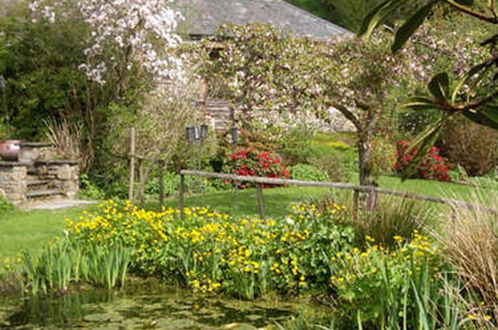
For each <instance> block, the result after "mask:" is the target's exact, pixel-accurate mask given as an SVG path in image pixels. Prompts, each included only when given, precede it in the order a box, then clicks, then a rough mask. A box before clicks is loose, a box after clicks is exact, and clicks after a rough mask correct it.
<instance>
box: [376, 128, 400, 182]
mask: <svg viewBox="0 0 498 330" xmlns="http://www.w3.org/2000/svg"><path fill="white" fill-rule="evenodd" d="M371 152H372V153H371V157H372V165H373V171H372V174H373V175H375V176H379V175H385V174H388V173H392V167H393V165H394V164H395V163H396V146H395V145H394V144H393V143H391V142H390V141H389V140H388V139H386V138H383V137H379V136H377V137H375V138H374V139H373V141H372V148H371Z"/></svg>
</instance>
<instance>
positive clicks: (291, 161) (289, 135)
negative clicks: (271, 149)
mask: <svg viewBox="0 0 498 330" xmlns="http://www.w3.org/2000/svg"><path fill="white" fill-rule="evenodd" d="M276 135H277V136H278V134H276ZM282 135H283V136H284V137H283V138H282V139H281V141H276V142H277V143H278V148H277V151H278V153H279V154H280V155H281V156H282V158H283V161H284V163H285V165H287V166H291V165H297V164H299V163H306V162H307V161H308V159H309V157H310V156H311V155H312V154H313V149H312V140H313V136H314V130H313V129H312V128H310V127H308V126H305V125H300V126H296V127H291V128H287V129H286V130H285V133H284V134H282Z"/></svg>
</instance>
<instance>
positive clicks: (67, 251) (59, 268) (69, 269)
mask: <svg viewBox="0 0 498 330" xmlns="http://www.w3.org/2000/svg"><path fill="white" fill-rule="evenodd" d="M130 259H131V251H130V249H128V248H123V247H120V246H113V248H112V249H107V248H106V247H103V246H101V245H95V244H92V242H86V243H85V244H82V243H78V242H70V241H66V240H63V241H58V242H56V243H54V244H52V245H50V246H48V247H47V248H46V249H45V250H44V251H43V253H42V255H41V256H40V257H39V258H34V257H33V256H32V255H31V254H29V253H25V254H24V256H23V258H22V261H21V262H22V263H23V264H24V266H25V269H26V282H27V283H26V284H27V285H28V289H29V290H30V291H31V293H32V294H39V293H44V294H47V293H60V294H65V293H67V292H68V290H69V285H70V284H72V283H91V284H93V285H96V286H104V287H106V288H108V289H110V288H113V287H115V286H117V285H118V284H119V285H120V286H123V285H124V281H125V277H126V273H127V270H128V265H129V262H130Z"/></svg>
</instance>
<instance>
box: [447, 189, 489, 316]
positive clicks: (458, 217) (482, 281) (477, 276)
mask: <svg viewBox="0 0 498 330" xmlns="http://www.w3.org/2000/svg"><path fill="white" fill-rule="evenodd" d="M489 200H492V201H493V203H491V205H495V206H498V192H496V191H494V192H490V191H489V189H486V190H484V189H482V188H479V189H477V190H476V192H475V193H474V196H473V198H472V203H473V204H474V205H477V207H476V208H475V209H474V210H471V209H467V208H461V207H458V206H457V205H455V206H454V212H452V213H451V214H448V216H447V219H446V224H445V227H444V232H443V233H442V234H441V235H437V236H438V238H439V239H440V240H441V242H442V243H443V244H444V245H445V246H446V253H447V255H448V257H449V261H450V262H451V264H452V265H453V266H454V267H455V268H456V269H457V270H458V273H459V274H460V276H461V277H462V279H463V281H464V286H465V287H466V288H468V289H469V290H467V292H468V293H467V294H468V295H471V294H473V293H475V294H477V296H478V298H479V299H480V300H482V302H481V304H480V305H481V306H480V307H479V308H477V309H480V310H476V314H477V315H485V314H487V313H490V314H492V315H493V316H494V317H493V318H494V320H498V227H497V226H498V222H497V221H498V214H497V213H492V212H489V209H486V208H485V207H482V206H480V205H483V202H484V201H489ZM488 318H489V317H488Z"/></svg>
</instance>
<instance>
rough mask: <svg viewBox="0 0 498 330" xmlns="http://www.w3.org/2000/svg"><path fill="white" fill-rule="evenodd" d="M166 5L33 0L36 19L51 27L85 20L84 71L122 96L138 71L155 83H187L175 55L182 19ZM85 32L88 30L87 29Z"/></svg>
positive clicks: (138, 0) (145, 0) (139, 0)
mask: <svg viewBox="0 0 498 330" xmlns="http://www.w3.org/2000/svg"><path fill="white" fill-rule="evenodd" d="M170 3H171V1H164V0H78V1H68V0H34V1H32V2H31V4H30V9H31V10H32V13H33V15H34V20H38V19H44V20H47V21H48V22H49V23H55V22H56V21H57V20H66V19H75V18H80V19H81V20H82V21H83V22H84V23H86V25H87V28H88V30H89V31H88V40H85V42H87V44H88V47H87V48H86V49H85V50H84V53H85V56H86V58H87V61H86V62H85V63H81V64H80V67H79V68H80V69H81V70H82V71H84V72H85V74H86V75H87V76H88V78H89V79H91V80H92V81H94V82H96V83H97V84H100V85H104V84H109V83H114V84H115V85H116V87H117V92H118V94H119V93H120V92H122V88H123V87H124V86H126V79H127V74H136V73H137V72H136V70H135V69H136V67H137V66H138V67H139V69H142V70H143V71H144V72H146V73H147V74H148V79H150V78H151V79H152V81H153V82H155V83H158V82H169V81H172V80H177V79H182V78H183V74H182V73H183V70H182V60H181V57H180V56H177V55H175V54H174V49H175V48H176V47H177V46H178V45H179V44H180V42H181V38H180V37H179V36H178V35H177V34H175V32H174V31H175V29H176V27H177V22H178V21H179V20H180V19H181V18H182V16H181V14H180V13H179V12H178V11H176V10H174V9H172V8H171V7H170V6H169V5H170ZM82 28H85V26H82Z"/></svg>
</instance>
